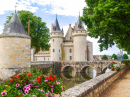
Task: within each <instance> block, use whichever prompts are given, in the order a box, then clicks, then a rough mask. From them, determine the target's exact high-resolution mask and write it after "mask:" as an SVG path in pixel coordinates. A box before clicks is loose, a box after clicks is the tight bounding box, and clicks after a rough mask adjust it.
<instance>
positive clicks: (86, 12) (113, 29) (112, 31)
mask: <svg viewBox="0 0 130 97" xmlns="http://www.w3.org/2000/svg"><path fill="white" fill-rule="evenodd" d="M128 1H129V0H85V2H86V4H87V7H84V9H83V16H82V17H81V20H82V21H83V22H84V23H85V24H86V25H87V30H88V32H89V33H88V35H89V36H91V37H95V38H99V40H98V43H100V45H99V47H100V51H103V50H107V49H108V48H109V47H112V46H113V45H114V44H115V43H116V44H117V46H118V48H123V49H124V50H125V51H127V53H129V54H130V8H129V6H130V3H129V2H128Z"/></svg>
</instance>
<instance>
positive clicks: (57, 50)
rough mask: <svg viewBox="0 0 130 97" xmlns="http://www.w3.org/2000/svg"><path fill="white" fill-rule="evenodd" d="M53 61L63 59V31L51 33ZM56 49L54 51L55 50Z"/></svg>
mask: <svg viewBox="0 0 130 97" xmlns="http://www.w3.org/2000/svg"><path fill="white" fill-rule="evenodd" d="M50 37H51V40H50V42H51V61H61V59H62V57H61V47H62V43H63V33H59V32H58V33H51V35H50ZM53 49H54V52H53Z"/></svg>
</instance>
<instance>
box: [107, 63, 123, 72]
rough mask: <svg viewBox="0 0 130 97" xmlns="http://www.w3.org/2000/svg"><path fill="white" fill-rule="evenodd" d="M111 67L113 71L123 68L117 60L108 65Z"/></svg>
mask: <svg viewBox="0 0 130 97" xmlns="http://www.w3.org/2000/svg"><path fill="white" fill-rule="evenodd" d="M108 68H109V69H111V70H112V71H114V70H115V71H119V70H120V69H121V67H120V66H119V65H118V64H117V63H116V62H113V61H112V62H111V64H109V66H108Z"/></svg>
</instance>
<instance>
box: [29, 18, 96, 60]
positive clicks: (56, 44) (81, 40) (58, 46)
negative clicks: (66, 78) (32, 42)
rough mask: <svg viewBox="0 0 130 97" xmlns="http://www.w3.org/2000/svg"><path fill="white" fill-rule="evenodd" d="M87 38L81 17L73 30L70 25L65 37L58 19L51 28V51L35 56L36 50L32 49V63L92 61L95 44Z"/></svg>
mask: <svg viewBox="0 0 130 97" xmlns="http://www.w3.org/2000/svg"><path fill="white" fill-rule="evenodd" d="M86 37H87V31H86V30H85V29H84V27H83V23H82V22H81V20H80V16H79V18H78V21H77V23H75V25H74V27H73V28H72V27H71V24H69V28H68V31H67V33H66V35H65V37H64V32H63V29H62V30H61V29H60V26H59V23H58V19H57V17H56V20H55V23H54V24H52V27H51V33H50V44H51V47H50V50H49V51H39V52H38V53H36V54H34V53H35V50H34V49H32V50H31V61H92V60H93V44H92V42H90V41H88V40H86Z"/></svg>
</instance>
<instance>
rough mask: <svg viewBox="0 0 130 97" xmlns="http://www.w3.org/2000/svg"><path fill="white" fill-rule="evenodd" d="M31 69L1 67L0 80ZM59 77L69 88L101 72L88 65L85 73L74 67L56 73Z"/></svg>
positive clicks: (107, 70) (43, 69)
mask: <svg viewBox="0 0 130 97" xmlns="http://www.w3.org/2000/svg"><path fill="white" fill-rule="evenodd" d="M40 69H41V70H42V71H44V72H45V71H46V72H47V71H48V70H49V69H48V68H46V69H45V68H40ZM29 70H30V69H29V68H28V69H1V70H0V81H1V79H2V80H7V79H9V77H10V76H12V75H14V74H19V73H22V72H24V71H29ZM109 71H110V70H109V69H108V68H107V69H106V71H105V72H109ZM55 75H56V76H57V78H61V79H62V83H63V85H65V86H66V89H69V88H71V87H73V86H76V85H78V84H80V83H82V82H85V81H87V80H90V79H92V78H94V77H96V76H98V75H100V74H96V71H95V69H93V68H92V67H88V68H87V69H86V71H85V72H84V73H76V72H74V70H73V69H71V71H69V72H64V73H55Z"/></svg>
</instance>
